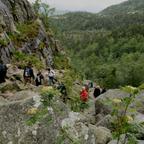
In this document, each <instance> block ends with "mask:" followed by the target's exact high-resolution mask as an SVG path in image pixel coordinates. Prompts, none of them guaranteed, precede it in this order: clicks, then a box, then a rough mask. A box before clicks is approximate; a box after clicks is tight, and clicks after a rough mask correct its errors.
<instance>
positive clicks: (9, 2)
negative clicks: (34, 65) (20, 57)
mask: <svg viewBox="0 0 144 144" xmlns="http://www.w3.org/2000/svg"><path fill="white" fill-rule="evenodd" d="M24 24H25V25H24ZM30 24H31V25H30ZM34 24H35V25H34ZM19 25H22V26H21V30H19V29H18V27H19ZM23 25H24V26H23ZM27 25H29V27H27ZM26 28H27V29H29V30H30V29H32V30H31V33H29V34H28V35H24V32H25V31H28V30H27V29H26ZM19 43H20V44H19ZM55 46H56V45H55V40H54V38H53V37H52V36H49V35H48V34H47V33H46V31H45V28H44V26H43V24H42V22H41V21H40V20H38V19H36V16H35V14H34V11H33V9H32V7H31V5H30V4H29V2H28V1H27V0H0V59H1V60H2V61H3V62H4V63H10V62H11V58H12V54H13V51H14V50H15V49H17V50H18V51H23V52H24V53H26V54H30V55H31V54H36V55H37V57H38V58H39V59H40V60H41V61H43V62H45V63H46V64H47V65H52V55H53V52H54V49H55Z"/></svg>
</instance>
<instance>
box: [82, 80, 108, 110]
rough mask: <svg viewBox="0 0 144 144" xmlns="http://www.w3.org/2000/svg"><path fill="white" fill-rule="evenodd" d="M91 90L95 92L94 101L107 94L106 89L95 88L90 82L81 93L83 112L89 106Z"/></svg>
mask: <svg viewBox="0 0 144 144" xmlns="http://www.w3.org/2000/svg"><path fill="white" fill-rule="evenodd" d="M89 88H94V90H93V97H94V99H95V100H96V98H97V97H98V96H99V95H101V94H103V93H105V92H106V89H105V88H101V87H100V86H99V85H95V86H93V83H92V82H89V83H88V84H85V85H84V86H83V87H82V90H81V92H80V99H81V102H82V103H81V105H82V107H81V109H82V111H83V109H84V107H86V106H87V102H88V99H89Z"/></svg>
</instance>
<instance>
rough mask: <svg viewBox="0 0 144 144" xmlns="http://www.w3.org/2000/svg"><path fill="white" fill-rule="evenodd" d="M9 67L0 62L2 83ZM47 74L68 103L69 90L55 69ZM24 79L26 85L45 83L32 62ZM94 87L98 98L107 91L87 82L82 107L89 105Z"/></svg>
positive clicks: (82, 96) (25, 72) (50, 81)
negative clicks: (56, 75)
mask: <svg viewBox="0 0 144 144" xmlns="http://www.w3.org/2000/svg"><path fill="white" fill-rule="evenodd" d="M7 69H8V68H7V67H6V65H5V64H3V63H2V61H1V62H0V83H3V82H5V79H6V74H7ZM47 72H48V73H47V74H48V83H47V85H48V86H54V85H55V84H56V83H57V86H56V87H57V89H59V91H60V92H61V94H62V99H63V102H64V103H66V102H67V99H68V96H67V90H66V86H65V85H64V84H63V83H62V82H58V81H57V79H56V78H55V71H54V70H53V69H52V68H48V69H47ZM23 79H24V84H25V85H26V84H27V83H33V82H35V85H36V86H39V85H43V84H44V81H45V80H44V79H45V78H44V76H43V74H42V72H41V71H38V73H37V74H36V76H35V75H34V71H33V69H32V64H31V63H28V64H27V66H26V67H25V68H24V71H23ZM90 88H94V92H93V96H94V98H95V99H96V98H97V97H98V96H99V95H100V94H102V93H104V92H106V90H105V89H104V88H101V87H100V86H93V82H89V83H88V84H85V85H84V86H83V87H82V90H81V92H80V100H81V104H82V107H83V106H85V105H87V102H88V99H89V89H90ZM82 109H83V108H82Z"/></svg>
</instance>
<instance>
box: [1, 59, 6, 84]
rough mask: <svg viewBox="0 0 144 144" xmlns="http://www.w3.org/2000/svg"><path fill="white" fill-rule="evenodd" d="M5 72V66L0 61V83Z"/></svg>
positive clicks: (4, 76) (3, 78) (3, 79)
mask: <svg viewBox="0 0 144 144" xmlns="http://www.w3.org/2000/svg"><path fill="white" fill-rule="evenodd" d="M6 74H7V67H6V65H4V64H3V62H2V61H1V62H0V83H3V82H5V78H6Z"/></svg>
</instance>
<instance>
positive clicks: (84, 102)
mask: <svg viewBox="0 0 144 144" xmlns="http://www.w3.org/2000/svg"><path fill="white" fill-rule="evenodd" d="M80 99H81V104H80V110H81V112H83V111H84V109H85V108H87V107H88V103H87V101H88V91H87V89H86V87H83V88H82V90H81V92H80Z"/></svg>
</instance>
